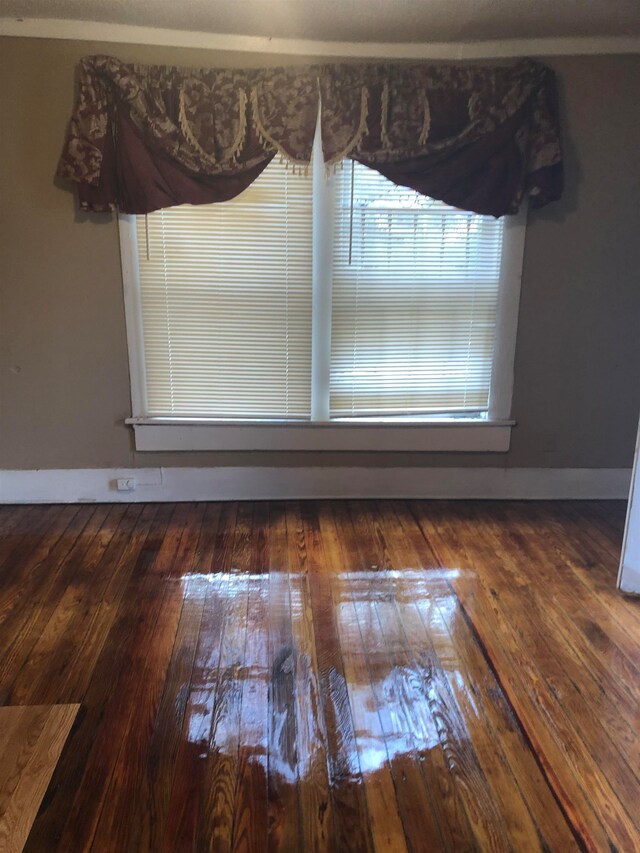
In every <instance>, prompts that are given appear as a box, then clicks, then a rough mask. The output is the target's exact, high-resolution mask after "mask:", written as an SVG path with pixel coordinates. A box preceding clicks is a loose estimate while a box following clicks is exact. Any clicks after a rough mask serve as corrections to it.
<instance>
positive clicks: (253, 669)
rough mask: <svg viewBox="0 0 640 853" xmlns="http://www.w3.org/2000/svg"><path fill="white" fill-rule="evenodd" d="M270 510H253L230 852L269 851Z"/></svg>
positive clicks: (260, 507)
mask: <svg viewBox="0 0 640 853" xmlns="http://www.w3.org/2000/svg"><path fill="white" fill-rule="evenodd" d="M267 524H268V507H267V505H266V504H265V503H257V504H255V505H254V507H253V519H252V525H251V527H252V535H251V538H252V546H253V547H252V555H251V561H250V570H249V590H248V601H247V622H246V645H245V662H244V672H243V689H242V707H241V710H240V732H239V748H238V780H237V783H236V792H235V804H234V815H233V835H232V849H233V850H234V851H237V853H241V851H256V853H258V851H262V850H266V849H267V845H268V834H269V833H268V819H269V810H268V782H267V779H268V750H269V688H270V682H271V672H270V669H269V557H268V544H269V534H268V529H267Z"/></svg>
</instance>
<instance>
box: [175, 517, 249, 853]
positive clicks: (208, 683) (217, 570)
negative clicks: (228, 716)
mask: <svg viewBox="0 0 640 853" xmlns="http://www.w3.org/2000/svg"><path fill="white" fill-rule="evenodd" d="M219 510H220V514H219V517H218V520H217V523H216V525H215V529H214V528H213V524H212V523H209V524H205V527H206V530H207V533H208V535H209V537H210V538H209V545H208V546H207V545H205V546H204V547H203V554H202V561H201V566H202V571H203V574H205V575H206V576H207V577H208V578H209V580H210V583H209V586H208V589H207V593H206V596H205V600H204V604H203V612H202V619H201V623H200V634H199V638H198V645H197V649H196V655H195V661H194V666H193V671H192V673H191V683H190V687H189V694H188V697H187V703H186V708H185V713H184V721H183V727H182V738H181V742H180V746H179V749H178V755H177V758H176V767H175V771H174V776H173V782H172V789H171V796H170V800H169V806H168V814H167V822H166V827H165V830H164V836H163V839H162V848H161V849H162V850H163V851H165V852H166V853H174V851H181V850H185V851H189V850H195V849H196V844H197V833H198V825H199V822H200V811H201V809H202V808H203V805H204V804H205V794H206V790H205V784H206V778H207V767H208V761H209V749H210V738H211V730H212V727H213V721H214V710H215V707H216V705H215V703H216V701H217V698H218V686H219V683H220V672H221V667H220V661H221V655H222V642H223V639H224V629H225V625H226V619H227V612H226V596H225V589H224V587H225V583H226V580H227V578H228V577H229V576H230V566H231V557H232V549H233V543H234V538H235V528H236V516H237V505H236V504H226V505H224V506H223V507H219Z"/></svg>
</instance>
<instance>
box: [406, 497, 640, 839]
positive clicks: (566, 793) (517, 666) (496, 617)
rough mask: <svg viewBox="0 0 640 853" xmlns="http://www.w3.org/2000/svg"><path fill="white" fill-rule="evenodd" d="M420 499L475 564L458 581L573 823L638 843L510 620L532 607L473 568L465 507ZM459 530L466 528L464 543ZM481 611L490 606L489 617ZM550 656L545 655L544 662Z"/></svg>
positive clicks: (428, 524)
mask: <svg viewBox="0 0 640 853" xmlns="http://www.w3.org/2000/svg"><path fill="white" fill-rule="evenodd" d="M418 507H419V509H418V511H417V515H418V518H419V521H420V523H421V525H424V526H425V529H426V530H427V535H429V533H430V534H431V536H433V537H434V539H435V540H437V542H438V547H439V548H440V549H445V548H446V549H449V548H451V549H452V550H453V553H454V554H455V557H454V559H456V561H457V563H458V565H459V564H460V558H461V557H462V561H463V565H464V566H465V568H467V569H469V571H464V572H460V574H459V576H458V577H457V578H456V579H455V580H454V581H453V584H452V585H453V587H454V589H455V592H456V594H457V596H458V598H459V600H460V602H461V604H462V605H463V607H464V609H465V611H466V613H467V614H468V615H469V618H470V619H471V621H472V622H473V624H474V626H475V629H476V630H477V631H478V633H479V634H480V635H481V637H482V642H483V646H484V648H485V649H486V650H487V652H488V653H489V654H490V656H491V658H492V660H493V661H494V667H495V669H496V670H497V671H500V672H502V673H504V680H503V682H502V686H503V688H504V689H505V690H509V688H510V687H511V686H512V685H513V684H514V683H515V684H517V685H518V688H517V690H515V691H513V690H510V691H509V696H510V701H511V704H512V705H513V707H516V708H518V717H519V719H520V720H521V721H522V724H523V726H525V728H526V731H527V735H528V737H529V739H530V740H531V742H532V743H533V744H534V748H535V749H536V751H537V754H538V758H539V760H540V761H541V762H542V763H543V764H544V765H545V767H547V770H548V774H549V778H550V780H551V781H552V784H553V786H554V791H555V792H556V795H557V796H558V798H559V799H560V801H561V802H562V803H563V806H564V808H565V810H566V812H567V814H568V815H569V816H570V819H571V822H572V824H573V826H574V827H575V828H576V830H577V831H578V832H579V834H580V835H581V837H582V839H583V841H584V842H585V843H587V842H588V841H590V840H594V842H595V844H594V846H593V847H592V849H596V850H597V849H606V848H607V847H608V846H610V844H611V843H613V844H614V845H616V844H617V845H618V846H619V847H620V848H621V849H626V848H627V847H628V848H629V849H633V845H634V839H635V838H636V837H637V834H636V831H635V829H634V827H633V824H632V822H631V821H630V819H629V816H628V814H627V813H626V811H625V809H624V807H623V806H622V805H621V803H620V801H619V800H618V798H617V797H616V796H615V795H614V796H612V792H611V787H610V785H609V783H608V781H607V779H606V778H605V776H604V775H603V773H602V770H601V768H600V767H599V766H598V765H597V764H596V763H595V762H594V761H593V758H592V757H591V756H590V755H589V753H588V751H587V750H586V749H585V744H584V743H583V741H582V740H581V738H580V737H579V736H576V735H575V734H574V733H573V731H572V729H571V724H570V722H569V721H568V720H567V717H566V714H565V711H564V708H563V705H562V702H561V701H559V700H561V694H560V695H556V694H554V693H553V692H552V691H551V690H549V689H548V688H547V687H546V679H547V673H546V671H544V674H543V672H541V671H540V670H539V669H538V667H537V666H535V665H534V664H533V661H532V657H531V656H530V655H529V653H528V651H526V649H527V643H526V641H525V643H522V637H521V635H520V634H519V632H518V630H517V629H516V628H514V627H513V626H512V622H513V621H514V618H515V619H517V620H518V621H520V620H521V619H523V618H524V617H525V611H526V608H522V610H519V611H518V613H517V614H514V613H505V611H504V610H503V608H502V606H501V604H500V599H499V597H498V596H497V594H495V590H494V591H493V592H492V591H491V589H492V588H491V587H490V586H489V585H487V584H486V582H485V578H484V576H483V574H482V573H478V572H477V570H476V568H475V567H476V566H477V565H478V562H479V560H481V559H482V557H479V558H475V559H474V554H473V547H474V543H475V542H476V538H475V537H474V536H473V535H470V536H465V535H464V534H465V513H466V509H465V507H464V506H461V507H459V508H458V510H457V511H456V512H455V513H447V512H446V508H444V509H443V507H438V506H436V505H429V507H428V508H426V509H425V507H424V505H422V504H418ZM452 516H454V518H455V522H454V523H452V520H453V519H452ZM438 531H440V535H439V534H438ZM461 536H464V544H463V543H462V542H461V540H460V537H461ZM436 550H438V549H436ZM438 553H440V551H438ZM480 613H483V614H484V618H483V619H480ZM538 648H540V646H538ZM550 661H551V658H550V657H549V656H548V655H545V660H544V663H543V669H544V665H545V664H547V665H548V664H549V663H550ZM549 675H550V674H549ZM507 679H508V680H507ZM612 769H613V768H612ZM615 769H616V770H618V769H619V768H615ZM594 792H595V794H596V796H595V797H594V796H593V794H594ZM601 803H602V804H604V803H606V804H607V806H606V809H605V810H603V809H601V808H600V804H601ZM625 845H626V846H625Z"/></svg>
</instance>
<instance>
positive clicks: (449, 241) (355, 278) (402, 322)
mask: <svg viewBox="0 0 640 853" xmlns="http://www.w3.org/2000/svg"><path fill="white" fill-rule="evenodd" d="M353 178H354V191H353V205H352V198H351V167H349V168H348V169H346V170H344V171H343V172H342V173H340V174H338V175H337V176H336V179H335V180H336V194H335V197H336V203H335V208H334V215H335V218H336V222H335V231H334V234H335V238H334V239H335V243H334V263H333V314H332V341H331V383H330V384H331V392H330V393H331V415H332V417H348V416H352V417H355V416H358V415H371V414H372V413H377V414H379V415H384V414H396V413H398V412H404V413H407V414H409V413H429V412H443V411H451V412H454V411H455V412H465V411H469V412H471V411H474V410H475V411H478V410H486V408H487V405H488V396H489V388H490V383H491V368H492V358H493V349H494V336H495V322H496V313H497V300H498V287H499V280H500V261H501V257H502V239H503V224H502V221H501V220H494V219H492V218H491V217H483V216H477V215H475V214H472V213H468V212H466V211H461V210H457V209H455V208H451V207H448V206H447V205H445V204H443V203H442V202H439V201H435V200H433V199H429V198H426V197H425V196H420V195H419V194H418V193H415V192H414V191H412V190H410V189H407V188H403V187H398V186H396V185H395V184H393V183H391V182H390V181H388V180H386V179H385V178H383V177H382V176H381V175H380V174H379V173H378V172H376V171H374V170H371V169H367V168H366V167H364V166H362V165H361V164H359V163H355V164H354V165H353ZM349 254H351V262H349Z"/></svg>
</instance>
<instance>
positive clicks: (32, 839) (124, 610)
mask: <svg viewBox="0 0 640 853" xmlns="http://www.w3.org/2000/svg"><path fill="white" fill-rule="evenodd" d="M173 512H174V507H173V506H171V505H169V504H164V505H162V506H160V507H159V508H158V510H157V513H151V514H150V515H149V517H148V518H147V519H146V521H145V523H144V529H143V531H142V532H141V537H140V540H139V544H140V548H139V549H137V550H136V551H134V552H132V553H131V554H130V555H129V557H130V561H129V563H127V564H124V565H123V566H122V567H121V571H122V577H123V581H124V584H125V587H124V591H123V593H122V597H121V601H122V606H121V607H119V606H118V605H117V601H116V602H114V604H115V606H116V607H117V615H116V617H115V619H114V620H113V622H112V624H111V627H110V629H109V631H108V635H107V638H106V640H105V642H104V646H103V648H102V650H101V653H100V655H99V657H98V658H97V660H96V662H95V666H94V669H93V671H92V673H91V677H90V679H89V681H88V686H87V689H86V692H85V694H84V696H83V699H82V704H81V708H80V712H79V714H78V719H77V721H76V725H75V726H74V729H73V731H72V732H71V734H70V736H69V739H68V741H67V744H66V746H65V749H64V750H63V753H62V755H61V757H60V761H59V762H58V765H57V767H56V770H55V772H54V776H53V779H52V782H51V787H50V790H49V793H48V795H47V796H45V798H44V801H43V805H42V807H41V809H40V812H39V814H38V817H37V819H36V821H35V823H34V825H33V828H32V830H31V833H30V835H29V839H28V841H27V849H28V850H33V851H39V850H43V849H46V848H47V845H51V843H52V840H55V842H56V844H59V842H60V838H61V836H62V833H63V830H64V826H65V823H66V822H67V820H68V818H69V813H70V811H71V809H72V805H73V801H74V798H75V796H76V795H77V793H78V791H79V789H80V787H81V786H82V778H83V773H84V771H85V768H86V765H87V762H88V760H89V755H90V753H91V752H92V749H93V747H94V745H95V739H96V736H97V733H98V732H99V729H100V726H101V725H102V722H103V718H104V715H105V712H106V708H107V707H108V705H109V702H110V701H112V696H113V690H114V688H115V686H116V685H117V679H118V673H119V672H120V671H121V669H122V667H123V666H125V665H126V662H127V661H128V660H129V655H130V649H131V645H132V643H135V637H134V633H133V632H134V628H135V626H136V624H137V621H138V614H137V609H136V603H137V602H138V601H139V600H140V596H141V592H142V590H143V589H144V584H145V579H146V578H147V576H148V573H149V571H150V569H151V567H152V566H153V564H154V562H155V561H156V560H157V559H158V555H159V554H160V552H161V550H162V546H163V543H164V538H165V535H166V533H167V530H168V523H169V520H170V518H171V516H172V515H173ZM131 604H133V605H134V606H130V605H131ZM128 605H129V606H128ZM133 675H134V676H135V673H133ZM108 744H109V741H108V740H107V754H108V753H109V749H108ZM103 763H105V764H107V762H106V761H105V756H104V754H103Z"/></svg>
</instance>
